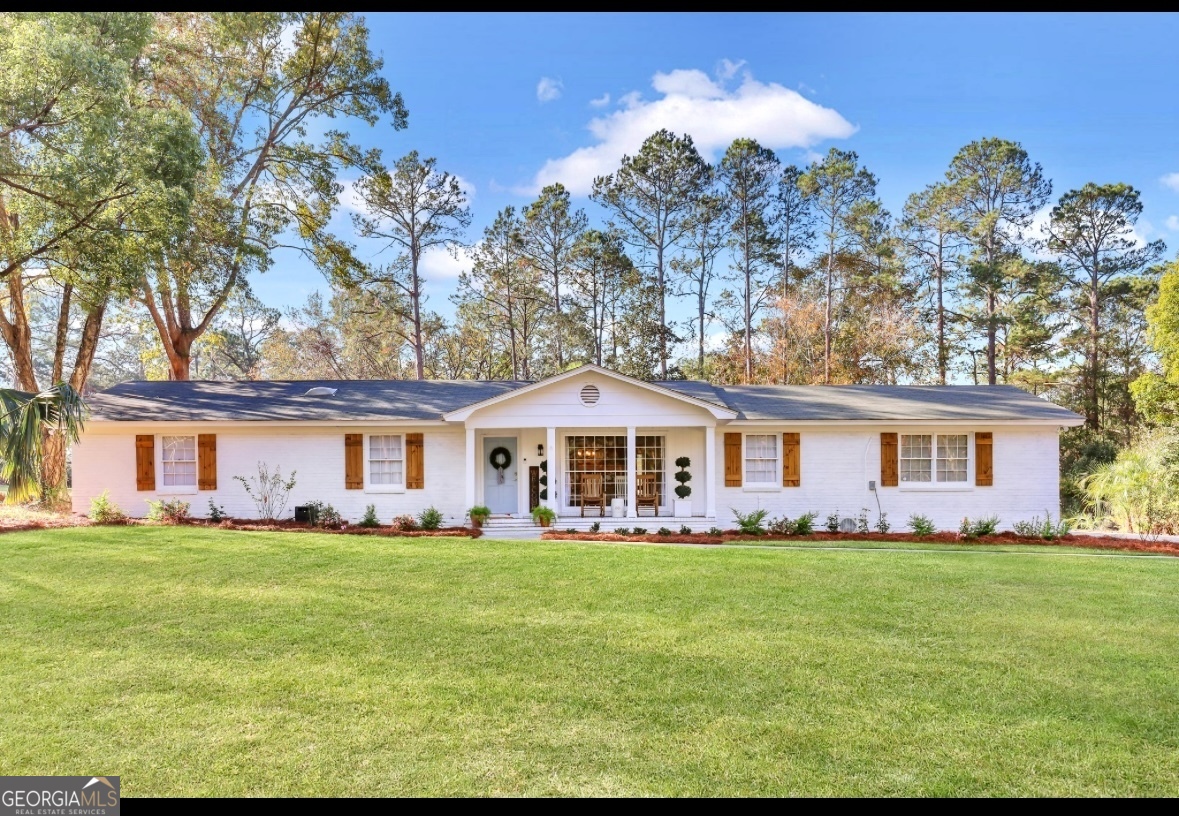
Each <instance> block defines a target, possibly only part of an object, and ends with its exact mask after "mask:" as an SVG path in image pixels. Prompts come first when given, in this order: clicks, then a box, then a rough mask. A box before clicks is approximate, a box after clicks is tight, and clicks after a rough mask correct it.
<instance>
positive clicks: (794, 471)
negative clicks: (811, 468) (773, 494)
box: [782, 433, 802, 487]
mask: <svg viewBox="0 0 1179 816" xmlns="http://www.w3.org/2000/svg"><path fill="white" fill-rule="evenodd" d="M801 449H802V444H801V443H800V441H799V435H798V434H796V433H784V434H782V487H801V486H802V461H801V458H800V456H799V454H800V453H801Z"/></svg>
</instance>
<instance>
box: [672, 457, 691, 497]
mask: <svg viewBox="0 0 1179 816" xmlns="http://www.w3.org/2000/svg"><path fill="white" fill-rule="evenodd" d="M691 464H692V460H691V459H689V458H688V457H686V456H681V457H680V458H679V459H676V460H675V466H676V467H678V468H679V472H678V473H676V474H675V480H676V481H677V482H679V484H678V485H676V488H675V494H676V495H677V496H679V497H680V498H681V499H686V498H688V496H691V495H692V488H691V487H689V486H688V482H690V481H692V474H691V473H689V472H688V468H689V467H690V466H691Z"/></svg>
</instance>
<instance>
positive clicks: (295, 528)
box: [0, 515, 483, 538]
mask: <svg viewBox="0 0 1179 816" xmlns="http://www.w3.org/2000/svg"><path fill="white" fill-rule="evenodd" d="M93 524H94V522H93V521H91V520H90V519H88V518H86V517H85V516H67V515H63V516H61V517H60V518H57V519H52V520H48V519H47V520H44V521H27V522H18V523H10V524H7V525H6V524H2V523H0V533H19V532H25V531H28V530H47V529H51V528H55V527H87V526H90V525H93ZM122 525H126V526H135V527H168V526H185V527H216V528H218V529H221V530H245V531H251V532H272V533H273V532H283V533H329V534H335V535H369V536H391V537H405V538H439V537H443V536H463V537H469V538H478V537H479V536H480V535H482V534H483V533H482V531H481V530H472V529H471V528H470V527H444V528H442V529H440V530H404V531H403V530H398V529H395V528H393V527H387V526H386V527H357V526H356V525H354V524H350V525H348V526H347V527H342V528H339V529H334V530H327V529H323V528H321V527H310V526H308V525H307V524H306V523H304V522H301V521H290V520H287V521H272V522H265V523H264V522H261V521H257V520H256V519H225V520H223V521H221V522H220V523H217V524H214V523H213V522H211V521H205V520H204V519H191V520H189V521H186V522H183V524H180V525H169V524H166V523H165V522H158V521H149V520H147V519H124V520H123V521H121V522H113V523H111V524H109V525H106V526H122Z"/></svg>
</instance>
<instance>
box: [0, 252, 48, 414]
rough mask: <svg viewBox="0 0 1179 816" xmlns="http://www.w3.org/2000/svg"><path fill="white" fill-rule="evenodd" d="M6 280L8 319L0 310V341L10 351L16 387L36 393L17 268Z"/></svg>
mask: <svg viewBox="0 0 1179 816" xmlns="http://www.w3.org/2000/svg"><path fill="white" fill-rule="evenodd" d="M7 283H8V300H9V304H10V314H11V318H9V317H8V316H5V315H4V314H3V313H2V312H0V333H3V336H4V342H5V343H7V344H8V349H9V352H10V353H11V354H12V369H13V374H14V375H15V379H16V383H15V384H16V387H17V388H20V389H22V390H24V391H30V392H33V393H36V392H37V391H38V390H39V389H38V388H37V375H36V372H35V371H34V369H33V334H32V329H31V328H30V326H29V315H28V310H27V309H26V308H25V284H24V274H23V273H22V272H21V271H19V270H18V271H16V272H13V273H12V274H11V275H9V276H8V281H7Z"/></svg>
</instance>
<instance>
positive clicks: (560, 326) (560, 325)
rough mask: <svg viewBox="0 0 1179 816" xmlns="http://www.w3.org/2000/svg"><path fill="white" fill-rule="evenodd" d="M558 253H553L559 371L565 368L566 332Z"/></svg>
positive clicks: (554, 303)
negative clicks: (564, 339) (562, 337)
mask: <svg viewBox="0 0 1179 816" xmlns="http://www.w3.org/2000/svg"><path fill="white" fill-rule="evenodd" d="M558 260H559V259H558V257H557V253H556V252H554V253H553V309H554V310H555V311H556V319H555V322H556V324H557V331H556V332H555V334H556V335H557V371H558V372H561V371H564V370H565V352H564V346H563V345H562V343H561V335H562V334H564V332H565V321H564V319H563V317H562V314H561V272H560V268H559V267H558V266H557V264H558Z"/></svg>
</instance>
